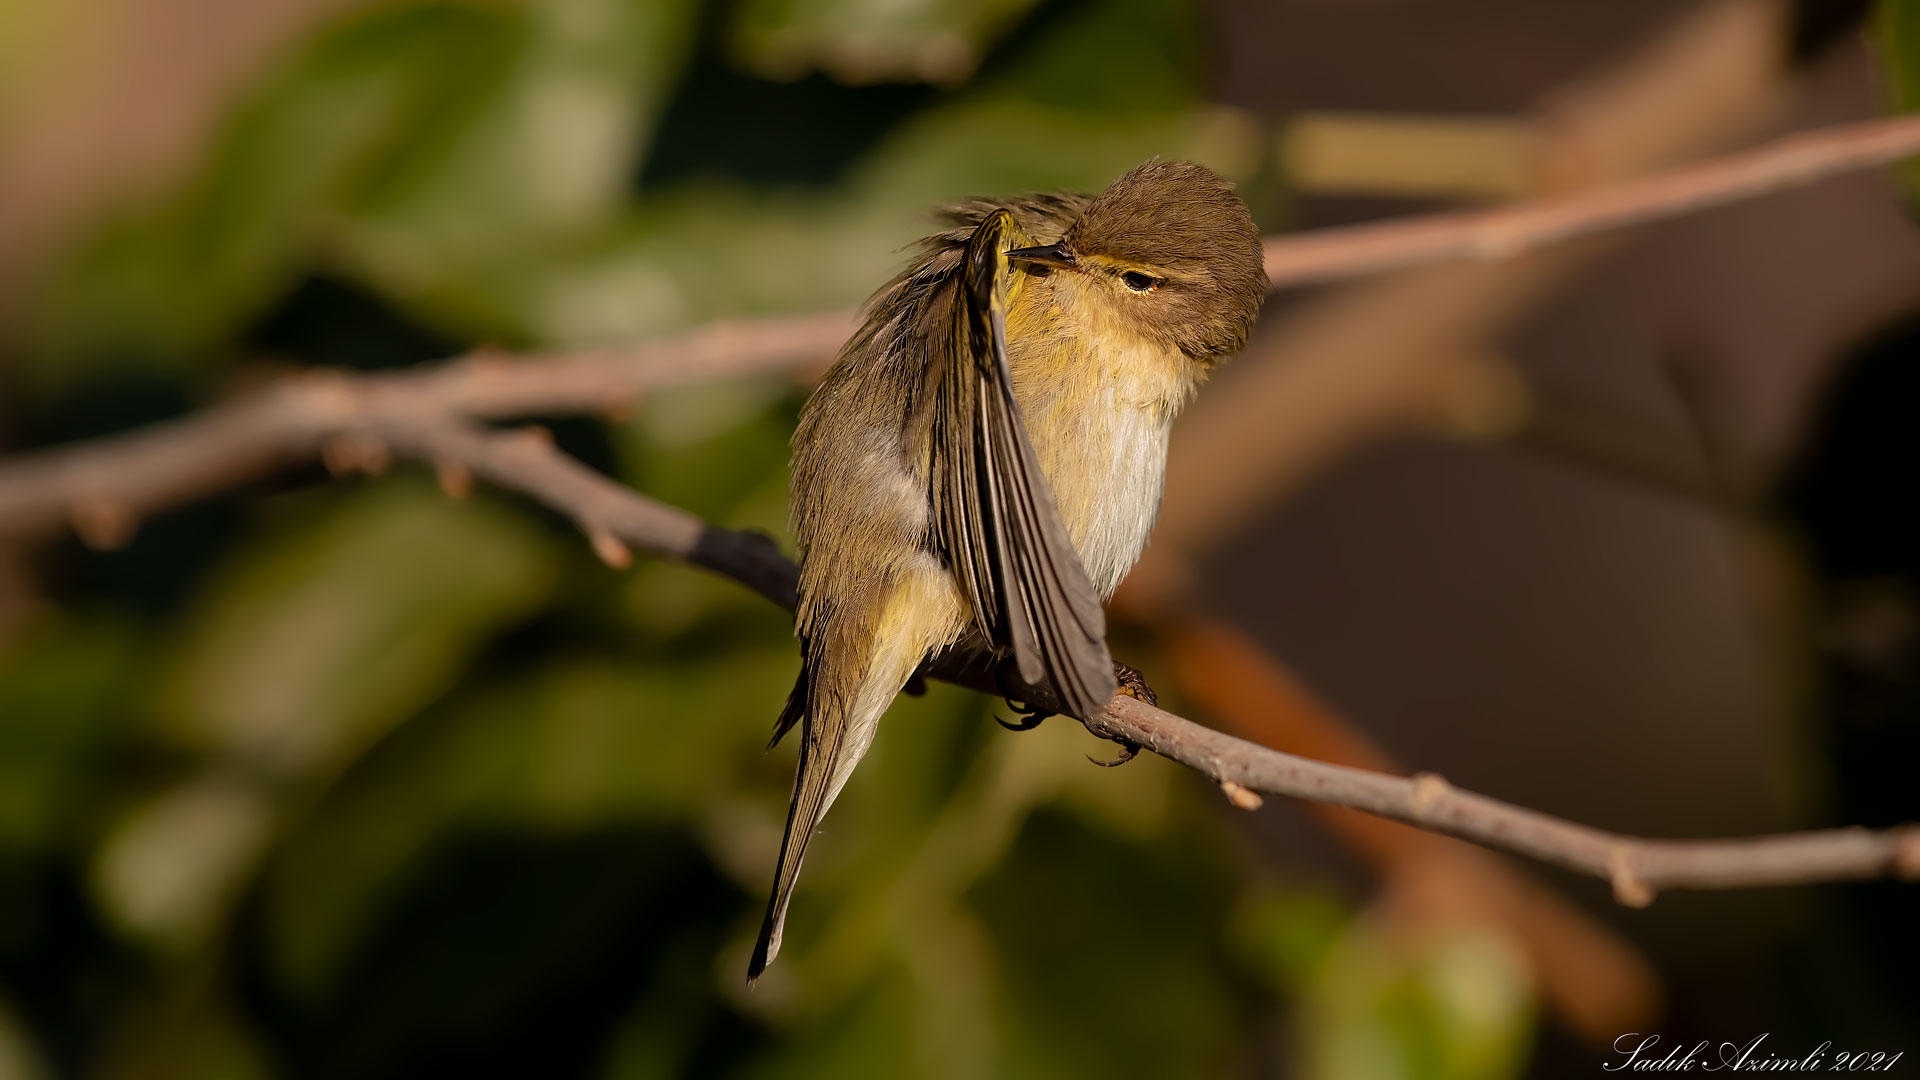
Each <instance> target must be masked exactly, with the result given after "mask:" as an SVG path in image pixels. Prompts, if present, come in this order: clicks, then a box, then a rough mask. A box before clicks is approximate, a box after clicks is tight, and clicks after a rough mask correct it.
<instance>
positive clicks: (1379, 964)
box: [1297, 918, 1534, 1080]
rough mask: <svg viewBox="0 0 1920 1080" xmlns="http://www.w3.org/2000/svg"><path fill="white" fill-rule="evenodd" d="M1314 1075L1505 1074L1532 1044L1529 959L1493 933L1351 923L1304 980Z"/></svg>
mask: <svg viewBox="0 0 1920 1080" xmlns="http://www.w3.org/2000/svg"><path fill="white" fill-rule="evenodd" d="M1301 1006H1302V1015H1301V1031H1302V1035H1303V1038H1302V1040H1301V1042H1300V1044H1299V1046H1300V1058H1299V1061H1298V1064H1297V1067H1298V1070H1299V1075H1300V1076H1302V1077H1304V1078H1306V1080H1361V1078H1366V1080H1373V1078H1382V1077H1390V1078H1404V1080H1507V1078H1512V1077H1518V1076H1520V1075H1521V1074H1522V1073H1523V1072H1524V1071H1525V1068H1526V1064H1527V1057H1528V1052H1529V1050H1530V1049H1531V1042H1532V1031H1533V1016H1534V998H1533V987H1532V983H1531V980H1530V979H1529V977H1528V973H1527V966H1526V963H1525V960H1524V959H1523V958H1522V957H1521V956H1520V955H1519V953H1518V951H1517V950H1516V949H1515V947H1514V946H1513V945H1512V944H1510V943H1509V942H1507V941H1506V940H1505V939H1504V938H1502V937H1500V936H1498V935H1496V934H1494V933H1492V932H1490V931H1487V930H1482V929H1476V928H1468V927H1453V928H1447V929H1444V930H1442V929H1434V930H1432V931H1429V932H1418V931H1415V930H1412V929H1410V928H1408V927H1405V926H1403V925H1398V924H1389V923H1386V922H1385V920H1382V919H1374V918H1360V919H1356V920H1354V921H1352V922H1351V923H1349V924H1348V926H1347V929H1346V930H1345V932H1344V933H1342V934H1341V935H1340V937H1339V938H1338V939H1337V941H1336V942H1335V944H1334V945H1333V947H1332V948H1331V949H1329V950H1328V951H1327V953H1326V955H1325V956H1324V958H1323V959H1322V960H1321V962H1320V963H1319V965H1318V966H1317V968H1316V970H1315V971H1314V973H1313V974H1312V976H1311V977H1310V978H1309V980H1308V982H1307V984H1306V985H1305V987H1304V993H1303V997H1302V1001H1301Z"/></svg>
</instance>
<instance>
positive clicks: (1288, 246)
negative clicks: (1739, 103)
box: [1267, 116, 1920, 288]
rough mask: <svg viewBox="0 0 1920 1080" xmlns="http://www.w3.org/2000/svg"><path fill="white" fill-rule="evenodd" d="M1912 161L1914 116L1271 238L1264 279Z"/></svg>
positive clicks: (1562, 232) (1431, 256) (1917, 133)
mask: <svg viewBox="0 0 1920 1080" xmlns="http://www.w3.org/2000/svg"><path fill="white" fill-rule="evenodd" d="M1915 154H1920V116H1899V117H1893V118H1891V119H1885V120H1868V121H1864V122H1861V123H1855V124H1840V125H1836V126H1834V127H1829V128H1824V129H1821V130H1819V131H1814V132H1809V133H1806V134H1803V135H1792V136H1788V137H1786V138H1783V139H1779V140H1776V141H1774V142H1771V143H1768V144H1767V145H1765V146H1762V147H1759V148H1757V149H1753V150H1748V151H1745V152H1743V153H1737V154H1729V155H1727V156H1725V157H1721V158H1717V159H1715V160H1712V161H1707V162H1703V163H1701V164H1699V165H1692V166H1687V167H1684V168H1679V169H1673V170H1670V171H1668V172H1664V173H1660V174H1658V175H1655V176H1649V177H1646V178H1644V179H1638V180H1629V181H1625V182H1622V183H1616V184H1610V185H1608V186H1606V187H1601V188H1595V189H1592V190H1590V191H1583V192H1580V193H1578V194H1573V195H1563V196H1559V197H1557V198H1545V199H1539V200H1536V201H1533V202H1529V203H1523V204H1521V205H1519V206H1513V207H1508V208H1504V209H1499V210H1482V211H1469V212H1463V213H1451V214H1430V215H1427V216H1424V217H1417V218H1412V219H1409V220H1404V221H1384V222H1379V223H1376V224H1368V225H1352V226H1347V227H1344V228H1337V229H1323V230H1320V231H1317V232H1313V233H1308V234H1305V235H1300V236H1281V237H1275V238H1273V239H1271V240H1268V241H1267V278H1268V280H1269V281H1271V282H1272V283H1273V286H1274V287H1275V288H1280V287H1282V286H1289V285H1308V284H1313V283H1316V282H1326V281H1337V280H1340V279H1342V278H1351V277H1359V276H1361V275H1364V274H1374V273H1379V272H1381V271H1384V270H1396V269H1400V268H1402V267H1407V266H1413V265H1416V264H1419V263H1429V262H1439V261H1441V260H1443V259H1500V258H1508V257H1511V256H1514V255H1518V254H1520V253H1521V252H1524V251H1528V250H1531V249H1533V248H1538V247H1544V246H1545V245H1548V244H1554V243H1559V242H1560V241H1563V240H1571V239H1573V238H1575V237H1579V236H1586V235H1589V234H1591V233H1597V232H1605V231H1607V230H1610V229H1619V228H1624V227H1626V226H1629V225H1639V224H1644V223H1646V222H1649V221H1658V220H1660V219H1661V218H1669V217H1676V216H1679V215H1681V214H1687V213H1691V212H1693V211H1695V210H1701V209H1705V208H1707V207H1710V206H1719V205H1721V204H1724V203H1730V202H1737V201H1739V200H1741V199H1750V198H1753V197H1755V196H1757V195H1767V194H1771V193H1773V192H1776V191H1783V190H1786V189H1788V188H1793V187H1798V186H1801V185H1803V184H1811V183H1813V182H1815V181H1818V180H1824V179H1827V178H1829V177H1833V176H1838V175H1841V174H1843V173H1848V172H1854V171H1857V170H1860V169H1867V168H1872V167H1874V166H1876V165H1887V164H1891V163H1893V162H1896V161H1899V160H1901V159H1903V158H1908V157H1912V156H1914V155H1915Z"/></svg>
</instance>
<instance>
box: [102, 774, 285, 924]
mask: <svg viewBox="0 0 1920 1080" xmlns="http://www.w3.org/2000/svg"><path fill="white" fill-rule="evenodd" d="M272 826H273V806H272V804H271V802H270V801H269V800H268V798H267V797H266V795H265V794H264V793H263V792H260V791H256V790H252V789H250V788H248V787H247V786H244V785H241V784H237V783H234V782H231V781H229V780H226V779H223V778H221V777H218V776H203V777H197V778H194V779H190V780H186V781H183V782H181V783H179V784H176V785H174V786H172V787H169V788H167V789H165V790H163V791H161V792H159V793H158V794H156V795H154V796H153V797H151V798H148V799H146V800H144V801H142V802H139V803H136V804H135V805H134V806H133V807H131V808H130V809H129V810H128V811H127V813H126V814H125V815H124V817H123V818H122V819H121V821H120V823H119V824H118V826H117V827H115V828H114V829H113V831H112V832H110V833H109V834H108V835H107V837H106V841H105V843H104V844H102V845H101V847H100V850H99V852H98V854H97V855H96V857H95V858H94V862H93V867H92V871H93V872H92V886H93V895H94V898H95V901H96V902H97V903H98V905H99V906H100V909H101V910H102V911H103V912H104V913H105V914H106V915H107V917H108V919H109V920H110V921H111V922H112V923H113V924H115V925H116V926H117V927H119V929H120V930H121V931H122V932H123V933H126V934H128V935H130V936H133V937H135V938H138V939H140V940H141V941H142V942H144V943H145V944H148V945H153V946H158V947H160V948H162V949H164V950H167V951H169V952H171V953H173V954H175V955H183V954H185V953H186V952H187V951H188V950H189V949H191V948H193V947H194V946H198V945H201V944H203V943H205V942H206V941H207V940H208V939H209V938H210V937H211V936H212V935H213V933H214V931H215V930H216V929H217V928H218V927H219V925H220V921H221V919H222V917H223V916H225V914H226V913H227V909H228V906H229V905H230V904H231V903H232V901H233V899H234V897H235V894H236V893H237V892H238V891H239V889H240V886H241V884H242V882H243V880H244V878H245V875H246V872H247V870H248V869H249V868H250V867H251V866H253V864H254V862H255V861H256V860H257V859H258V857H259V855H260V851H261V849H262V847H263V846H264V845H265V843H266V841H267V839H268V836H269V832H270V830H271V829H272Z"/></svg>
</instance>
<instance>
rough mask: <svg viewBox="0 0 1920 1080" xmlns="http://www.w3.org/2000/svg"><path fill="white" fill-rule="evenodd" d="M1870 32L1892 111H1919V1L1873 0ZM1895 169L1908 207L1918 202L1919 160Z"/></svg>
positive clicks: (1919, 184)
mask: <svg viewBox="0 0 1920 1080" xmlns="http://www.w3.org/2000/svg"><path fill="white" fill-rule="evenodd" d="M1874 30H1875V37H1876V38H1877V43H1878V45H1879V51H1880V61H1881V70H1883V71H1885V72H1886V80H1887V93H1888V96H1889V97H1890V98H1891V104H1892V106H1893V111H1895V112H1903V113H1904V112H1915V111H1920V2H1916V0H1877V7H1876V8H1875V9H1874ZM1896 168H1897V169H1898V171H1899V172H1900V175H1901V178H1902V179H1903V180H1904V181H1905V182H1906V187H1907V198H1908V201H1909V205H1911V204H1912V203H1913V202H1914V200H1916V199H1920V161H1907V162H1903V163H1902V164H1900V165H1898V166H1896Z"/></svg>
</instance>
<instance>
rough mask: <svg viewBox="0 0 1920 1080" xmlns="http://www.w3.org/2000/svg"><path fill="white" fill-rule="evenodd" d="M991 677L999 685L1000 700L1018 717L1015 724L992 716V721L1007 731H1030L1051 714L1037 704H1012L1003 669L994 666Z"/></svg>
mask: <svg viewBox="0 0 1920 1080" xmlns="http://www.w3.org/2000/svg"><path fill="white" fill-rule="evenodd" d="M993 679H994V682H996V683H998V684H999V686H1000V700H1002V701H1004V702H1006V703H1007V708H1009V709H1012V710H1013V711H1014V713H1015V714H1016V715H1018V716H1019V717H1020V722H1019V723H1017V724H1016V723H1010V722H1009V721H1007V720H1006V719H1004V718H1002V717H998V716H996V717H994V718H993V720H994V723H997V724H999V725H1000V726H1001V727H1003V728H1006V729H1007V730H1008V731H1032V730H1033V729H1034V728H1037V727H1039V726H1040V721H1042V720H1045V719H1046V718H1047V717H1049V716H1052V715H1053V713H1052V712H1050V711H1048V710H1046V709H1042V708H1040V707H1039V706H1037V705H1028V704H1025V703H1024V702H1023V703H1021V704H1018V705H1016V704H1014V701H1013V694H1012V692H1011V691H1009V690H1008V689H1007V675H1006V672H1005V670H1004V669H1001V668H995V669H994V671H993Z"/></svg>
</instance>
